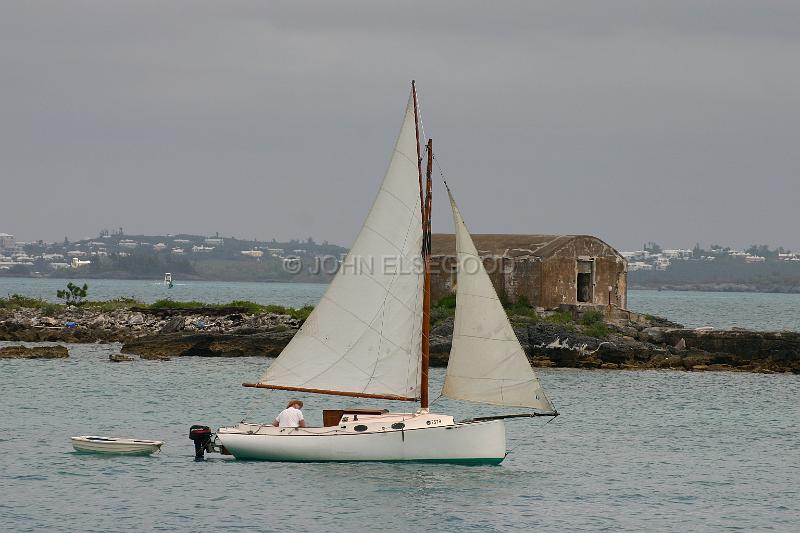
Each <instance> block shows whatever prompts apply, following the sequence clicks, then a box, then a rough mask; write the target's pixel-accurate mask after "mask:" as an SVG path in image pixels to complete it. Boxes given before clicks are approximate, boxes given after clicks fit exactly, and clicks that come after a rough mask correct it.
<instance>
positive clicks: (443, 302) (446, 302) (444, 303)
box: [431, 294, 456, 309]
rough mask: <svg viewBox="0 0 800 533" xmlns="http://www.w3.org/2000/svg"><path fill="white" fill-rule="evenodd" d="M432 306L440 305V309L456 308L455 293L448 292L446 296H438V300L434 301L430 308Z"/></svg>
mask: <svg viewBox="0 0 800 533" xmlns="http://www.w3.org/2000/svg"><path fill="white" fill-rule="evenodd" d="M433 307H440V308H442V309H455V308H456V295H455V294H448V295H447V296H443V297H442V298H439V300H438V301H437V302H436V303H434V304H433V305H432V306H431V308H433Z"/></svg>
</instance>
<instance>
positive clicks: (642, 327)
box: [0, 286, 800, 373]
mask: <svg viewBox="0 0 800 533" xmlns="http://www.w3.org/2000/svg"><path fill="white" fill-rule="evenodd" d="M73 287H76V288H77V289H81V287H77V286H73ZM311 311H312V308H311V307H303V308H301V309H293V308H288V307H283V306H277V305H261V304H257V303H253V302H247V301H234V302H230V303H227V304H206V303H202V302H178V301H172V300H161V301H158V302H155V303H153V304H149V305H148V304H144V303H142V302H138V301H136V300H131V299H119V300H111V301H86V300H83V299H82V298H80V297H79V298H78V301H76V300H74V299H73V300H71V301H70V302H69V303H63V304H54V303H48V302H45V301H43V300H38V299H33V298H28V297H24V296H19V295H13V296H10V297H8V298H0V341H25V342H34V343H35V342H59V343H67V344H68V343H95V342H105V343H111V342H116V343H122V349H121V352H122V354H125V355H127V356H131V355H135V356H139V357H140V358H141V359H151V360H162V361H163V360H168V359H170V358H173V357H181V356H200V357H243V356H266V357H275V356H277V355H278V354H279V353H280V351H281V350H282V349H283V347H284V346H286V344H288V342H289V341H290V340H291V338H292V336H293V335H294V333H295V332H296V331H297V330H298V329H299V327H300V326H301V325H302V323H303V321H304V320H305V319H306V318H307V317H308V315H309V314H310V313H311ZM454 312H455V297H454V296H449V297H445V298H442V299H440V300H439V301H438V302H436V304H434V306H433V307H432V311H431V321H432V327H431V364H432V365H433V366H446V365H447V360H448V356H449V353H450V346H451V344H450V343H451V336H452V331H453V315H454ZM506 312H507V313H508V315H509V317H510V319H511V322H512V325H513V327H514V330H515V332H516V334H517V337H518V338H519V340H520V342H521V344H522V346H523V347H524V349H525V351H526V353H527V355H528V357H529V360H530V361H531V364H533V365H534V366H537V367H560V368H584V369H606V370H617V369H625V370H633V369H675V370H686V371H709V370H711V371H713V370H728V371H747V372H763V373H771V372H793V373H800V333H797V332H787V331H781V332H763V331H748V330H742V329H733V330H716V329H711V328H698V329H691V328H684V327H683V326H682V325H681V324H677V323H674V322H670V321H668V320H665V319H662V318H658V317H654V316H651V315H642V314H638V313H634V312H632V311H628V310H623V309H617V308H606V307H605V306H586V305H581V306H575V305H564V306H561V307H560V308H559V309H557V310H544V309H541V308H534V307H531V306H530V305H528V304H527V302H525V301H518V302H516V303H514V304H507V305H506ZM0 357H3V356H2V355H0ZM17 357H19V356H17ZM112 360H113V359H112ZM117 360H119V361H124V360H125V359H124V358H118V359H117Z"/></svg>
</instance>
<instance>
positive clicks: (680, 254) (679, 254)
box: [661, 248, 694, 259]
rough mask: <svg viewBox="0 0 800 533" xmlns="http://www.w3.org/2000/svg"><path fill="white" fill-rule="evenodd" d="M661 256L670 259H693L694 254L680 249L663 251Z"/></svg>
mask: <svg viewBox="0 0 800 533" xmlns="http://www.w3.org/2000/svg"><path fill="white" fill-rule="evenodd" d="M661 255H663V256H664V257H666V258H669V259H691V258H692V256H693V255H694V253H693V252H692V251H691V250H684V249H680V248H678V249H675V250H663V251H662V252H661Z"/></svg>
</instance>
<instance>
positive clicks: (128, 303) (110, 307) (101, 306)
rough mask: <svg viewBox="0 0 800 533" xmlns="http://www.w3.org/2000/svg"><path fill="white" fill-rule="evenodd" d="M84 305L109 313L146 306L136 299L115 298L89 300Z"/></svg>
mask: <svg viewBox="0 0 800 533" xmlns="http://www.w3.org/2000/svg"><path fill="white" fill-rule="evenodd" d="M83 305H84V307H88V308H90V309H94V310H97V311H101V312H103V313H108V312H111V311H119V310H125V309H130V308H131V307H137V306H144V305H145V304H143V303H142V302H140V301H139V300H136V299H134V298H115V299H114V300H98V301H92V300H87V301H86V302H84V304H83Z"/></svg>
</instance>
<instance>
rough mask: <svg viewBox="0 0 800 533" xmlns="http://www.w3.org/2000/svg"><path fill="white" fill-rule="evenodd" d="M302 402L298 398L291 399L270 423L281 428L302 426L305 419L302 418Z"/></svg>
mask: <svg viewBox="0 0 800 533" xmlns="http://www.w3.org/2000/svg"><path fill="white" fill-rule="evenodd" d="M302 408H303V402H301V401H300V400H292V401H290V402H289V403H288V404H286V409H284V410H283V411H281V414H279V415H278V417H277V418H276V419H275V420H273V421H272V425H273V426H275V427H281V428H304V427H306V421H305V420H304V419H303V411H301V410H300V409H302Z"/></svg>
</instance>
